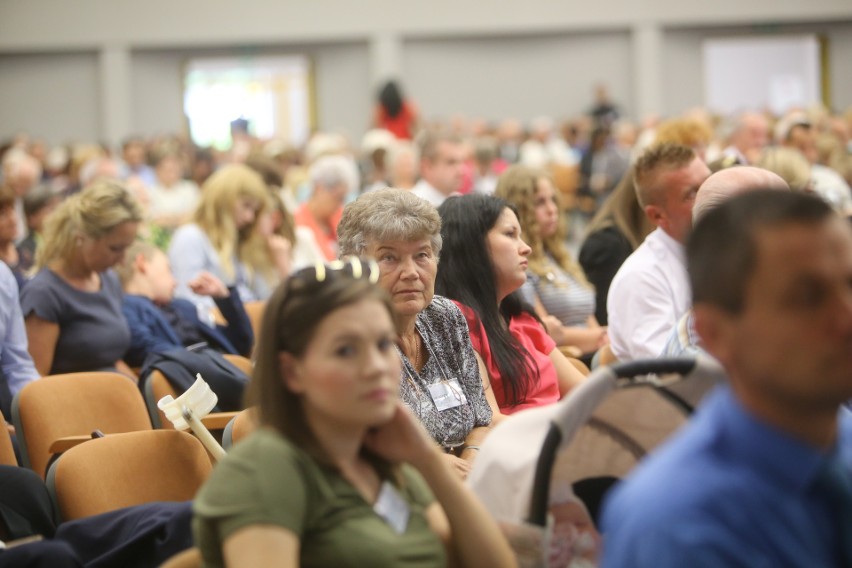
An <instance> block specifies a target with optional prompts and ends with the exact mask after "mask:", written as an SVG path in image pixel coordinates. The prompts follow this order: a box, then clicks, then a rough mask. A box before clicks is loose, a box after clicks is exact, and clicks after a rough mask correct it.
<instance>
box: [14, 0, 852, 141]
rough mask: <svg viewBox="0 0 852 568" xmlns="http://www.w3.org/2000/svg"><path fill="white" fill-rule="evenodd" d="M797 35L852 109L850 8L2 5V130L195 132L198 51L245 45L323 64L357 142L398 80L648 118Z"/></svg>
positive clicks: (455, 104) (54, 1)
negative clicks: (717, 62) (815, 43)
mask: <svg viewBox="0 0 852 568" xmlns="http://www.w3.org/2000/svg"><path fill="white" fill-rule="evenodd" d="M802 22H807V23H802ZM767 23H769V24H771V25H769V26H767V25H766V24H767ZM754 24H760V25H759V26H757V27H754ZM789 30H793V31H796V32H805V33H825V34H826V35H827V36H828V37H829V38H830V44H829V45H830V50H831V53H830V61H831V71H832V75H833V81H832V98H833V101H834V103H835V106H837V107H840V108H844V107H846V106H849V105H852V74H850V73H849V72H848V59H849V54H850V53H852V1H849V0H809V1H808V2H801V1H800V0H749V1H748V2H744V1H742V0H716V1H714V2H702V3H696V2H683V1H682V0H678V1H675V0H601V1H598V2H592V3H590V2H571V1H566V0H527V1H526V2H524V3H523V4H522V5H521V4H517V3H511V4H510V3H495V2H493V1H492V0H465V1H464V2H458V1H457V0H455V1H452V2H450V1H447V0H433V1H431V2H409V3H406V5H405V9H401V8H400V4H399V2H391V1H390V0H363V1H360V0H359V1H357V2H353V1H351V0H313V1H309V2H306V1H296V0H289V1H280V0H242V1H241V2H232V1H230V0H180V1H175V0H168V1H166V0H147V1H146V2H129V1H127V0H87V1H86V2H85V3H76V2H67V0H0V90H2V92H3V93H4V102H3V104H2V106H0V138H2V137H4V136H7V135H8V134H9V133H11V132H12V131H14V130H15V129H17V128H26V129H27V130H29V131H32V132H33V133H34V134H38V135H41V136H46V137H47V138H49V139H51V140H53V141H56V142H58V141H62V140H65V139H68V138H70V137H75V138H91V139H94V138H99V137H102V138H111V139H113V140H112V141H117V139H118V138H120V137H122V136H124V135H127V134H131V133H140V134H145V135H150V134H154V133H158V132H166V131H175V130H179V129H180V128H182V126H183V117H182V96H181V91H182V84H181V83H182V76H181V74H182V66H183V64H184V61H185V60H186V58H187V57H190V56H204V55H239V54H241V53H245V51H246V49H249V50H251V51H252V52H263V53H306V54H307V55H309V56H310V57H311V59H312V61H313V62H314V65H315V74H316V90H317V91H316V94H317V107H318V108H317V116H318V119H319V126H320V128H323V129H334V130H341V131H343V132H346V133H347V134H349V135H350V136H352V137H353V138H355V139H356V141H357V138H358V137H360V135H361V134H362V133H363V132H364V131H365V130H366V128H367V127H368V122H369V119H370V111H371V106H372V100H373V96H374V90H375V87H376V85H377V84H378V83H379V82H380V81H381V80H383V79H384V78H385V77H387V76H388V75H398V76H399V77H401V78H402V80H403V83H404V86H405V88H406V90H407V91H408V92H409V93H410V94H411V96H412V97H413V98H414V99H415V100H416V101H417V103H418V105H419V106H420V108H421V110H422V111H423V113H424V114H425V115H426V116H434V117H439V116H448V115H450V114H453V113H456V112H461V113H464V114H467V115H474V116H482V117H486V118H498V117H503V116H517V117H519V118H522V119H528V118H532V117H534V116H538V115H540V114H549V115H552V116H554V117H557V118H558V117H562V116H567V115H571V114H574V113H576V112H579V111H581V110H583V109H585V108H586V107H587V106H588V104H589V101H590V99H591V88H592V85H593V84H594V83H596V82H598V81H602V82H605V83H607V84H608V85H609V86H610V89H611V91H612V94H613V97H614V99H615V100H616V101H617V102H618V103H620V105H621V106H622V108H623V109H624V110H625V111H626V112H627V113H628V114H630V115H633V116H634V117H638V116H639V115H641V114H643V113H645V112H648V111H651V110H653V111H658V112H662V113H674V112H679V111H682V110H684V109H686V108H689V107H691V106H695V105H699V104H702V102H703V92H704V91H703V85H702V81H703V70H702V61H701V42H702V41H703V39H704V38H706V37H713V36H714V35H717V34H731V33H734V34H743V33H745V34H753V33H756V34H766V33H770V34H771V33H785V32H786V31H789ZM122 53H125V54H126V57H124V56H122ZM104 54H109V55H108V56H106V57H105V56H104ZM125 131H126V132H125Z"/></svg>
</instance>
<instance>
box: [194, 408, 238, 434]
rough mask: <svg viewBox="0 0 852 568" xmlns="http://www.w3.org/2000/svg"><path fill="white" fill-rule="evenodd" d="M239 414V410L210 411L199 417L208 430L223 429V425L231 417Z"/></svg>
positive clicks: (226, 423) (225, 424)
mask: <svg viewBox="0 0 852 568" xmlns="http://www.w3.org/2000/svg"><path fill="white" fill-rule="evenodd" d="M237 414H239V412H212V413H210V414H208V415H207V416H205V417H204V418H202V419H201V423H202V424H204V426H205V427H206V428H207V429H208V430H224V429H225V426H227V425H228V422H230V421H231V419H232V418H233V417H234V416H236V415H237Z"/></svg>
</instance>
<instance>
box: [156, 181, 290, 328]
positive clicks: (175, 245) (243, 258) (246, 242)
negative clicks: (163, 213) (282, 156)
mask: <svg viewBox="0 0 852 568" xmlns="http://www.w3.org/2000/svg"><path fill="white" fill-rule="evenodd" d="M270 207H271V200H270V197H269V194H268V190H267V188H266V184H265V183H264V182H263V178H261V177H260V175H259V174H258V173H256V172H255V171H253V170H252V169H250V168H249V167H248V166H244V165H241V164H234V165H229V166H225V167H224V168H222V169H220V170H218V171H217V172H216V173H214V174H213V175H212V176H210V177H209V178H208V179H207V181H206V182H205V183H204V187H203V188H202V195H201V202H200V203H199V204H198V208H197V209H196V211H195V215H194V222H193V223H189V224H187V225H184V226H182V227H180V228H179V229H178V230H177V231H175V234H174V236H173V237H172V240H171V244H170V245H169V262H170V263H171V266H172V271H173V272H174V276H175V279H176V280H177V289H176V291H175V295H176V296H177V297H179V298H186V299H187V300H190V301H191V302H193V303H194V304H195V305H196V308H198V310H199V313H200V314H201V315H202V319H203V320H205V321H206V322H207V323H211V324H212V316H211V314H212V309H213V306H214V304H213V300H212V299H210V298H209V297H206V296H199V295H198V294H195V293H194V292H193V291H192V290H191V289H190V286H189V283H190V282H192V281H193V280H194V279H195V278H196V277H197V276H198V275H199V274H200V273H202V272H204V271H207V272H210V273H212V274H213V275H214V276H216V277H217V278H219V279H220V280H221V281H222V282H224V283H225V284H226V285H227V286H229V287H231V286H233V287H236V289H237V292H238V293H239V295H240V298H241V299H242V300H243V302H250V301H256V300H265V299H267V298H268V297H269V295H270V294H271V293H272V290H273V289H274V288H275V286H276V284H277V283H278V282H279V281H280V280H281V279H282V278H284V277H286V276H287V274H288V272H289V269H290V243H289V242H288V241H287V240H286V239H285V238H284V237H282V236H280V235H277V234H264V232H263V231H261V230H260V226H259V221H260V220H261V218H263V217H264V216H265V215H266V213H267V212H268V211H269V210H270Z"/></svg>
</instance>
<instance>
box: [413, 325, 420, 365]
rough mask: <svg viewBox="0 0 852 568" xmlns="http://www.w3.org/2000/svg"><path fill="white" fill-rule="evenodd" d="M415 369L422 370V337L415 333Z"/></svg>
mask: <svg viewBox="0 0 852 568" xmlns="http://www.w3.org/2000/svg"><path fill="white" fill-rule="evenodd" d="M414 368H415V369H418V370H419V369H420V337H419V335H418V334H417V332H414Z"/></svg>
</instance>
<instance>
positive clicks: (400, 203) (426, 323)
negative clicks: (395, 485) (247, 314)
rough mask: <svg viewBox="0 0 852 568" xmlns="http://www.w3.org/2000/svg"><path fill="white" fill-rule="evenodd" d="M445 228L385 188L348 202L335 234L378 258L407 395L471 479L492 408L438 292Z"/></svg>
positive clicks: (424, 206)
mask: <svg viewBox="0 0 852 568" xmlns="http://www.w3.org/2000/svg"><path fill="white" fill-rule="evenodd" d="M440 230H441V219H440V218H439V217H438V212H437V211H436V210H435V208H434V207H433V206H432V205H431V204H429V202H427V201H425V200H423V199H421V198H419V197H417V196H416V195H414V194H412V193H410V192H406V191H401V190H398V189H391V188H387V189H380V190H375V191H371V192H370V193H366V194H364V195H362V196H361V197H359V198H358V199H357V200H356V201H354V202H353V203H350V204H349V205H347V206H346V208H345V209H344V211H343V218H342V219H341V221H340V226H339V228H338V234H339V242H340V251H341V254H343V255H363V256H368V257H371V258H374V259H376V261H377V262H378V265H379V270H380V272H381V276H380V278H379V285H380V286H381V287H382V288H384V289H385V290H386V291H387V292H388V293H389V294H390V295H391V299H392V300H393V305H394V308H395V310H396V314H397V315H396V317H397V327H398V329H399V347H398V349H399V356H400V358H401V359H402V374H401V383H402V385H401V396H402V400H403V401H405V403H406V404H407V405H408V406H409V407H410V408H411V410H412V411H413V412H414V414H415V415H416V416H417V417H418V418H419V419H420V421H421V422H422V423H423V424H424V425H425V426H426V429H427V431H428V432H429V433H430V434H431V435H432V437H433V438H434V439H435V441H436V442H437V443H438V444H439V445H440V446H441V447H442V448H443V449H444V451H445V452H447V453H446V456H447V460H448V461H450V462H451V463H452V464H453V465H454V466H455V468H456V470H457V471H458V472H459V474H460V475H461V476H462V477H466V476H467V473H468V471H469V470H470V464H471V463H472V462H473V460H474V459H475V457H476V455H477V451H478V449H479V444H480V443H481V442H482V440H483V438H484V436H485V434H486V433H487V432H488V426H489V424H491V419H492V408H491V406H490V404H489V401H488V399H487V398H486V393H485V391H484V389H483V384H482V376H481V374H480V367H479V365H478V362H477V360H476V356H475V354H474V351H473V347H472V346H471V343H470V336H469V335H468V331H467V324H466V323H465V320H464V316H462V314H461V311H459V309H458V308H457V307H456V306H455V305H454V304H453V303H452V302H451V301H449V300H448V299H446V298H442V297H440V296H435V295H434V291H435V274H436V273H437V270H438V257H439V255H440V253H441V234H440ZM489 394H490V390H489ZM491 398H492V401H493V402H492V403H493V405H494V410H496V408H497V404H496V400H494V399H493V396H492V397H491Z"/></svg>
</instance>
